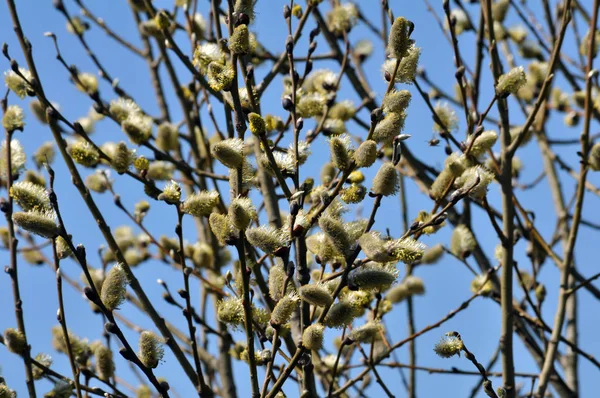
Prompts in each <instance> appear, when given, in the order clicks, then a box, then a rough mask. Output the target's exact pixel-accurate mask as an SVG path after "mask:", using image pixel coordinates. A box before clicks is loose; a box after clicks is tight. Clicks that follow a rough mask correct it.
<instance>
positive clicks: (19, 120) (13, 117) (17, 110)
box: [2, 105, 25, 131]
mask: <svg viewBox="0 0 600 398" xmlns="http://www.w3.org/2000/svg"><path fill="white" fill-rule="evenodd" d="M2 126H3V127H4V128H5V129H6V130H8V131H15V130H20V131H23V127H25V114H24V113H23V108H21V107H20V106H18V105H10V106H9V107H7V108H6V112H4V116H3V117H2Z"/></svg>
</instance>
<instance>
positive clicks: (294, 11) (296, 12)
mask: <svg viewBox="0 0 600 398" xmlns="http://www.w3.org/2000/svg"><path fill="white" fill-rule="evenodd" d="M292 15H293V16H295V17H296V18H298V19H300V18H302V6H301V5H300V4H294V7H292Z"/></svg>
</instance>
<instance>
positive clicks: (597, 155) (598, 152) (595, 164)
mask: <svg viewBox="0 0 600 398" xmlns="http://www.w3.org/2000/svg"><path fill="white" fill-rule="evenodd" d="M588 164H589V166H590V168H591V169H592V170H594V171H600V142H598V143H596V144H594V146H593V147H592V149H591V150H590V156H589V158H588Z"/></svg>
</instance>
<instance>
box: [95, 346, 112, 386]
mask: <svg viewBox="0 0 600 398" xmlns="http://www.w3.org/2000/svg"><path fill="white" fill-rule="evenodd" d="M94 357H96V374H97V375H98V378H99V379H100V380H103V381H110V379H111V378H112V377H113V376H114V374H115V363H114V361H113V356H112V351H111V350H110V349H108V348H106V347H105V346H103V345H102V344H98V346H97V347H96V349H95V350H94Z"/></svg>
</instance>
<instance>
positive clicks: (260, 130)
mask: <svg viewBox="0 0 600 398" xmlns="http://www.w3.org/2000/svg"><path fill="white" fill-rule="evenodd" d="M272 118H273V117H271V118H270V119H272ZM248 122H249V123H248V124H249V128H250V131H251V132H252V134H254V135H257V136H261V135H263V134H265V133H266V132H267V123H266V122H265V119H263V118H262V117H261V116H260V115H259V114H258V113H254V112H251V113H249V114H248ZM270 125H271V127H273V126H272V125H273V122H271V123H270ZM269 130H274V128H271V129H269Z"/></svg>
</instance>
